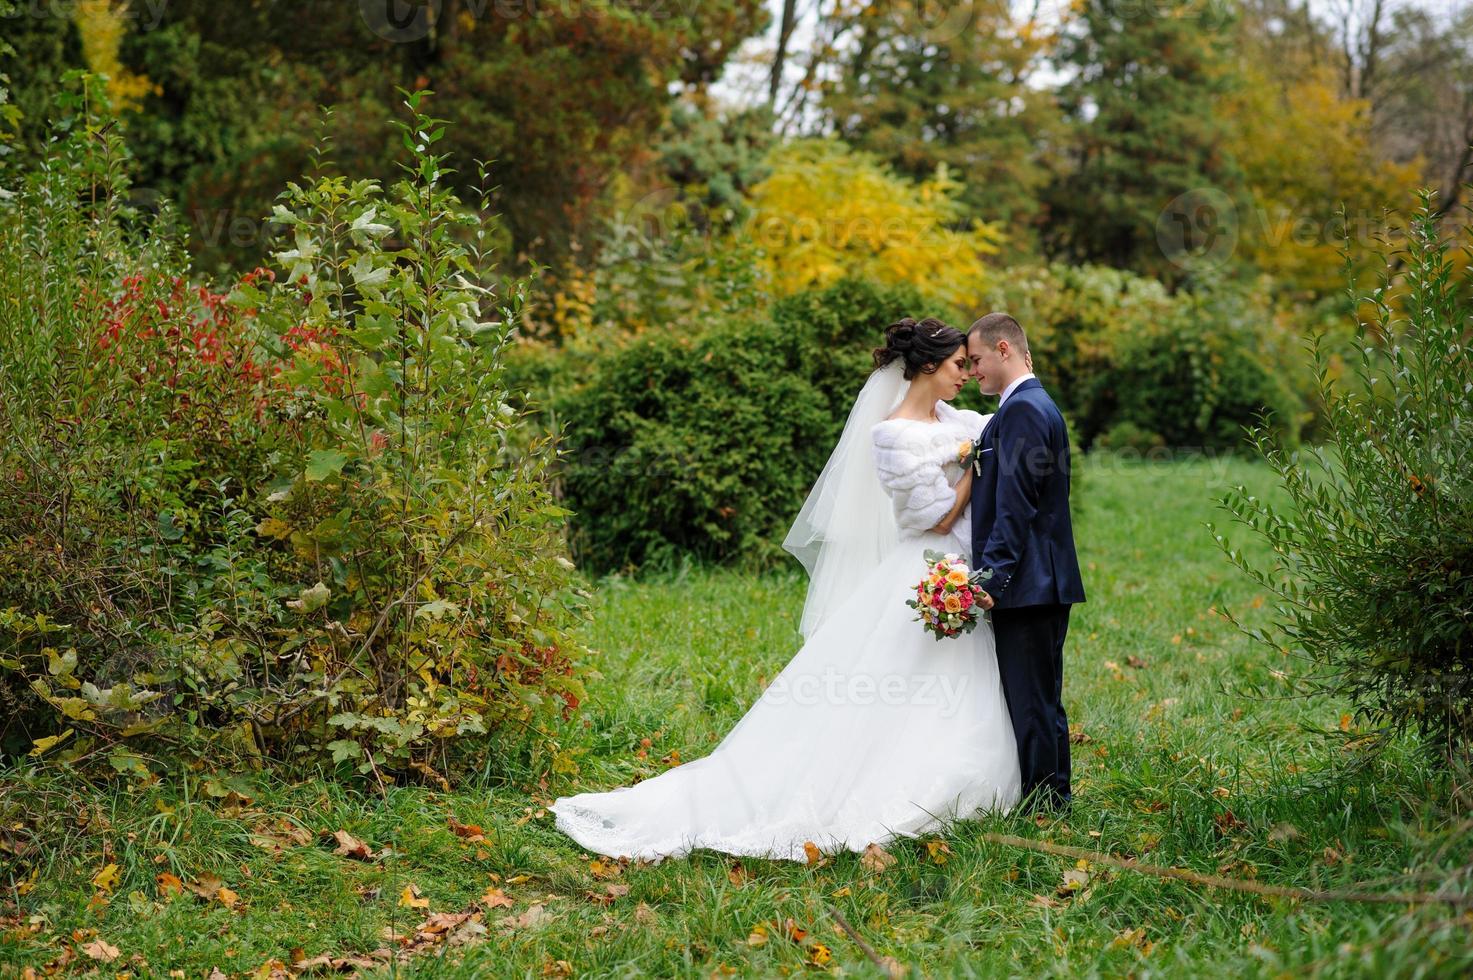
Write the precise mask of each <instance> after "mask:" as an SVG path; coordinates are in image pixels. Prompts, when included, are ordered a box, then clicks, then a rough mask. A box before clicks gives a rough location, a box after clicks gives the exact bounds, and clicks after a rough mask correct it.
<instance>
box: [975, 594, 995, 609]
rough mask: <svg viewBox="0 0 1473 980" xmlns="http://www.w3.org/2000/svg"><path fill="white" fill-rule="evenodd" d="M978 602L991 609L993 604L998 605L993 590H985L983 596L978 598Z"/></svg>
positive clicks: (984, 607)
mask: <svg viewBox="0 0 1473 980" xmlns="http://www.w3.org/2000/svg"><path fill="white" fill-rule="evenodd" d="M977 604H978V605H979V606H981V607H982V608H983V609H991V608H992V607H993V606H995V605H997V600H995V599H993V598H992V593H991V592H983V593H982V598H981V599H978V600H977Z"/></svg>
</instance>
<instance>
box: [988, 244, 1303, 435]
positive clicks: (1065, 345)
mask: <svg viewBox="0 0 1473 980" xmlns="http://www.w3.org/2000/svg"><path fill="white" fill-rule="evenodd" d="M988 299H989V302H990V307H991V308H993V309H1004V310H1007V311H1009V312H1011V313H1012V314H1013V315H1014V316H1015V317H1017V318H1018V321H1019V322H1020V323H1022V324H1023V326H1024V328H1025V329H1026V330H1027V331H1028V340H1029V345H1030V347H1031V348H1032V350H1033V353H1034V359H1035V361H1036V363H1037V365H1038V372H1039V374H1040V376H1041V377H1042V378H1043V379H1044V380H1045V383H1046V384H1047V385H1048V386H1049V390H1050V391H1051V392H1052V393H1053V395H1054V397H1055V398H1056V399H1057V400H1058V402H1059V404H1060V407H1061V408H1062V409H1063V411H1064V413H1065V414H1066V415H1067V416H1068V417H1069V418H1070V419H1071V421H1073V422H1075V423H1077V425H1078V429H1077V431H1076V433H1075V434H1076V436H1077V438H1078V439H1079V440H1080V442H1081V444H1082V445H1083V446H1084V447H1085V448H1086V449H1088V448H1092V447H1093V446H1094V445H1095V444H1096V443H1097V442H1098V441H1100V440H1101V437H1102V436H1104V435H1105V434H1106V433H1108V432H1110V431H1111V430H1112V429H1114V428H1115V427H1116V426H1119V425H1121V424H1123V423H1129V424H1130V425H1131V426H1133V427H1134V431H1137V432H1145V433H1154V434H1156V435H1159V436H1160V437H1161V438H1162V440H1163V441H1164V442H1165V443H1166V444H1167V445H1171V446H1186V447H1194V448H1206V449H1230V448H1237V447H1245V446H1246V445H1247V439H1246V438H1245V436H1244V429H1245V428H1246V427H1248V426H1250V425H1252V424H1253V423H1254V422H1255V421H1256V419H1257V418H1258V416H1259V415H1260V414H1261V413H1263V412H1265V411H1268V412H1270V413H1272V416H1273V420H1274V422H1273V424H1274V426H1275V427H1276V430H1277V431H1280V432H1282V433H1284V434H1285V435H1286V436H1287V437H1288V438H1289V439H1290V441H1293V440H1295V439H1297V437H1298V433H1299V431H1300V429H1301V428H1302V426H1303V425H1304V422H1305V418H1306V413H1305V408H1304V404H1303V402H1304V396H1303V394H1302V393H1301V391H1300V389H1301V388H1302V387H1303V379H1304V378H1307V372H1304V373H1303V374H1302V375H1301V374H1299V373H1295V372H1294V371H1293V369H1292V368H1289V369H1286V368H1285V367H1284V365H1285V364H1286V363H1289V360H1288V359H1287V358H1286V357H1285V355H1286V354H1287V353H1289V350H1288V349H1289V347H1290V346H1291V345H1292V344H1293V343H1294V342H1295V340H1296V336H1297V335H1296V334H1295V333H1294V332H1293V330H1292V329H1291V328H1290V324H1289V322H1288V321H1287V319H1286V318H1285V317H1284V316H1283V315H1281V314H1279V313H1278V311H1275V310H1273V309H1271V308H1269V307H1268V306H1267V300H1266V299H1265V298H1264V296H1263V293H1262V292H1261V291H1260V292H1252V291H1249V290H1247V289H1245V288H1243V287H1240V286H1235V285H1228V284H1223V283H1214V282H1211V281H1208V282H1207V283H1205V284H1204V285H1202V286H1201V287H1200V288H1199V289H1198V291H1196V292H1185V291H1184V292H1181V293H1178V294H1175V295H1171V294H1168V293H1167V292H1166V290H1165V288H1164V287H1163V286H1162V285H1161V284H1160V283H1159V282H1157V281H1155V280H1154V279H1148V278H1144V277H1141V276H1137V275H1135V274H1133V273H1130V272H1125V271H1122V270H1118V269H1104V268H1098V267H1090V266H1083V267H1067V266H1043V267H1036V268H1032V269H1020V270H1017V271H1016V273H1015V274H1014V275H1010V276H1009V277H1007V280H1006V282H1005V283H1004V284H1003V285H1002V286H1000V287H999V288H997V289H996V290H994V291H993V292H992V293H991V294H990V295H989V297H988ZM1286 370H1287V371H1288V372H1289V373H1288V374H1287V376H1286V373H1285V372H1286ZM1128 431H1130V430H1122V432H1128Z"/></svg>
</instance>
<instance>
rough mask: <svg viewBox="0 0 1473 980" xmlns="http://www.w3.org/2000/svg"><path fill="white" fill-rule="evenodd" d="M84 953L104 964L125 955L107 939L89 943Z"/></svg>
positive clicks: (84, 947)
mask: <svg viewBox="0 0 1473 980" xmlns="http://www.w3.org/2000/svg"><path fill="white" fill-rule="evenodd" d="M109 867H115V865H110V866H109ZM82 952H83V953H86V954H87V955H88V956H90V957H92V958H93V959H94V960H100V961H101V962H103V963H111V962H112V961H113V960H115V959H117V958H118V957H119V956H122V955H123V954H122V953H121V952H119V951H118V948H117V947H116V946H114V945H112V944H111V943H109V942H107V941H106V940H105V939H97V940H94V941H92V942H90V943H88V944H87V945H85V946H83V947H82Z"/></svg>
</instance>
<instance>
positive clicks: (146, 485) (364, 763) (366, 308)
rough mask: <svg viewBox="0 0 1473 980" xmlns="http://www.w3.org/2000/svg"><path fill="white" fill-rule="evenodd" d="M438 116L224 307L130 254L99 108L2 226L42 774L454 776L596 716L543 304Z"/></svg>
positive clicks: (18, 569) (16, 676)
mask: <svg viewBox="0 0 1473 980" xmlns="http://www.w3.org/2000/svg"><path fill="white" fill-rule="evenodd" d="M89 91H90V89H89ZM423 97H424V93H416V94H414V95H411V96H409V97H408V101H407V103H406V105H407V106H408V107H409V110H410V112H411V114H412V119H411V121H410V122H409V123H407V124H404V125H403V126H402V129H403V132H404V137H405V139H404V145H405V147H406V149H407V150H408V152H409V154H410V164H409V166H407V168H406V170H407V173H408V176H407V177H406V179H404V180H401V181H399V182H398V183H397V184H395V185H394V187H393V188H392V189H391V190H389V191H387V192H385V191H384V190H382V189H381V188H380V186H379V185H378V184H377V183H376V182H373V181H349V180H347V179H345V178H341V177H320V178H317V179H315V180H313V181H311V182H309V183H307V184H306V185H304V186H299V185H296V184H293V185H291V187H290V189H289V190H288V191H287V192H286V193H284V194H283V195H282V197H281V203H280V204H279V205H278V206H277V208H276V211H275V214H274V219H275V221H277V222H278V223H280V224H282V225H284V226H285V227H287V228H288V229H289V232H290V234H291V238H292V241H291V244H292V245H293V247H291V248H288V249H285V250H283V251H281V252H279V253H277V255H276V259H277V261H278V262H279V263H280V264H281V273H280V274H277V273H276V272H274V271H266V270H262V271H260V272H258V273H255V274H252V275H250V276H247V277H245V279H243V280H242V281H241V282H240V283H238V284H237V285H236V287H235V289H234V290H233V291H232V293H231V295H230V296H229V298H228V301H227V300H226V299H225V298H224V297H222V296H220V295H218V294H216V293H213V292H210V291H209V290H207V289H206V290H198V291H191V290H190V289H187V288H185V287H183V285H182V282H183V280H182V275H183V274H184V273H185V272H187V269H185V268H184V266H183V264H182V261H181V260H180V259H179V258H178V255H179V252H178V248H177V243H174V242H170V241H167V240H165V239H163V238H161V237H159V236H158V235H156V234H155V233H154V232H153V231H152V230H151V229H150V228H149V227H147V226H144V227H142V228H140V229H139V232H138V234H137V235H136V236H134V237H133V238H132V239H130V237H129V236H128V235H127V234H125V233H124V231H123V228H124V226H125V224H126V223H127V222H126V221H125V215H123V214H122V213H121V212H120V210H119V209H118V208H117V206H116V204H115V203H114V202H116V201H117V200H118V199H119V192H120V190H121V189H122V187H123V186H124V185H125V181H126V173H125V170H126V168H125V166H124V161H123V159H122V157H121V148H120V146H118V144H117V143H116V140H115V137H113V136H112V135H111V131H110V130H109V128H108V127H107V126H106V125H105V122H104V120H103V119H102V118H101V117H100V116H99V115H98V114H97V113H96V112H94V111H91V110H90V108H89V107H87V106H84V107H82V108H83V109H84V110H86V111H83V112H82V115H81V116H80V117H79V118H82V119H85V123H84V124H80V125H79V127H78V128H77V129H76V130H75V131H74V132H73V133H72V134H71V135H69V136H68V137H67V138H66V139H65V140H63V141H62V144H61V151H60V153H59V154H58V155H57V156H56V162H55V164H54V165H48V166H47V167H46V168H44V169H43V170H42V171H40V172H38V173H36V174H32V175H30V176H29V177H28V178H27V180H26V182H25V185H24V188H23V190H22V192H21V193H19V194H18V195H17V196H16V197H15V199H13V200H12V201H10V202H9V203H8V204H7V205H5V206H4V208H3V215H4V222H5V228H6V234H5V235H4V236H3V238H4V241H3V242H0V272H4V273H5V285H4V286H3V287H0V288H4V289H5V290H6V291H7V295H6V296H5V297H4V299H5V302H3V303H0V310H3V312H0V316H3V317H7V318H8V322H5V323H4V324H3V326H4V335H3V337H0V368H3V371H0V374H3V378H4V381H3V383H4V384H5V385H6V389H7V390H6V391H5V392H4V393H3V394H4V395H5V397H6V398H7V401H8V405H9V406H10V407H11V408H12V409H13V410H12V411H9V412H7V413H6V414H5V417H4V419H3V420H0V466H3V471H4V472H6V473H7V474H14V477H13V478H14V480H15V482H16V485H17V486H18V488H19V492H17V493H13V494H9V493H8V494H6V495H4V496H3V497H0V500H3V504H0V573H3V575H0V657H3V660H0V677H3V678H4V679H5V680H4V683H5V691H6V692H7V693H6V695H5V696H6V697H8V698H9V700H10V701H11V702H12V703H14V704H17V705H18V706H20V707H21V708H22V709H23V710H24V714H23V715H22V717H23V719H24V721H23V724H24V725H25V726H26V731H27V734H28V735H30V736H31V737H35V736H36V735H39V734H42V732H43V731H46V730H47V729H44V728H41V727H38V726H36V724H35V720H36V718H37V717H38V715H37V711H36V710H35V709H36V708H38V707H41V706H49V708H51V709H52V710H54V712H55V713H56V716H57V718H58V722H57V723H54V724H53V725H52V726H51V728H50V729H49V731H50V732H54V734H49V735H47V737H46V738H44V739H39V740H38V741H37V743H36V746H35V748H34V749H33V750H32V751H33V752H34V753H44V752H47V751H52V750H54V751H56V752H57V753H58V755H62V756H63V757H67V756H69V757H71V758H77V757H80V755H82V754H85V753H91V752H95V751H96V750H97V749H98V748H99V747H106V746H107V745H108V743H110V742H113V741H118V740H127V741H128V742H129V747H128V748H126V749H120V750H115V751H114V752H113V758H114V759H115V761H116V760H122V762H120V763H119V764H120V765H125V766H132V765H135V764H137V765H142V763H141V762H138V761H137V760H138V759H139V757H138V756H137V755H135V754H132V753H133V751H134V750H135V749H136V748H137V745H136V743H139V742H140V741H141V743H142V745H143V746H146V747H147V746H152V747H158V746H160V745H164V744H169V745H172V746H174V747H176V748H177V747H179V746H183V747H186V748H190V749H193V750H197V751H200V752H202V753H204V754H206V755H208V756H210V757H212V758H213V759H215V760H217V761H218V760H220V759H222V758H225V757H228V756H229V754H230V753H231V752H241V753H252V754H259V753H265V754H268V755H271V756H274V757H276V758H281V759H290V760H293V761H300V762H303V763H313V762H316V761H318V760H327V759H328V758H329V757H330V759H331V761H332V762H334V763H343V764H347V765H351V766H355V767H356V768H357V769H358V771H359V772H364V773H367V772H373V773H375V775H377V776H379V777H380V778H383V776H384V775H386V774H389V775H392V774H394V773H413V772H417V773H419V774H421V775H425V776H431V777H439V778H443V774H444V773H446V772H448V771H449V768H448V767H452V766H454V764H455V762H456V760H457V758H460V757H463V753H461V752H458V751H457V749H458V748H459V747H460V745H464V744H467V743H471V742H473V743H474V744H475V748H476V750H477V755H478V756H481V757H482V758H483V757H484V749H485V739H484V737H483V736H485V735H486V734H487V733H488V732H490V731H491V730H493V729H496V728H498V727H499V726H502V725H503V724H505V723H513V724H514V726H515V727H514V728H513V729H512V732H513V733H514V734H517V735H520V733H521V732H523V731H524V730H527V731H534V732H535V731H539V730H540V729H539V724H538V723H539V721H547V720H550V719H552V718H554V717H556V716H558V715H562V716H564V717H565V716H566V714H567V713H568V712H570V711H571V710H572V709H574V708H575V707H576V706H577V705H578V703H579V701H580V699H581V697H582V687H581V682H580V677H579V673H578V671H577V669H576V666H577V662H578V660H579V659H580V655H581V649H580V647H579V646H578V644H577V643H576V642H575V641H574V640H573V639H572V637H571V634H570V632H569V630H570V629H571V627H572V626H573V625H574V624H575V623H576V622H577V621H578V620H579V619H580V618H581V615H582V608H583V602H584V599H586V593H584V592H583V591H582V590H581V589H580V588H578V586H577V582H576V580H575V579H574V578H573V575H572V568H573V566H572V564H571V562H569V561H568V560H567V559H566V558H564V557H563V556H562V555H561V553H560V551H561V533H562V524H563V520H564V518H565V517H566V514H567V512H566V511H565V510H563V509H562V508H561V507H559V506H558V505H557V503H556V501H554V500H553V499H552V497H551V494H550V492H549V487H548V481H547V478H546V468H547V466H548V464H549V463H550V462H551V459H552V454H551V451H550V445H549V444H548V443H547V441H546V440H525V439H522V438H520V437H519V435H518V433H517V429H518V428H519V420H518V416H517V413H516V412H515V411H514V409H513V408H512V407H511V405H510V404H509V395H510V393H509V392H508V390H507V388H506V386H505V379H504V374H503V367H502V354H503V352H504V350H505V348H506V346H507V344H508V342H509V338H510V335H511V332H512V329H513V327H514V325H515V322H516V317H517V314H518V302H517V297H518V295H519V294H518V293H516V292H515V291H514V292H512V293H511V294H509V295H507V296H505V297H498V296H497V295H495V294H493V293H492V292H491V291H490V290H489V289H488V288H487V287H485V286H484V285H483V282H484V281H485V277H486V275H487V271H488V266H487V263H486V258H487V256H486V255H485V254H484V253H483V252H482V251H480V246H479V242H480V241H481V239H479V238H478V237H477V234H476V232H477V230H478V228H479V227H480V225H479V222H478V219H477V217H476V215H474V214H470V213H467V212H466V210H465V208H464V207H463V206H462V205H461V204H460V202H459V201H458V200H457V199H456V198H455V197H454V196H453V195H452V194H451V193H450V192H449V191H448V190H447V189H446V187H445V184H444V175H445V174H446V173H447V171H446V170H445V169H444V166H443V158H442V157H440V156H437V155H435V153H434V152H433V145H434V144H435V143H436V142H437V141H438V140H439V138H440V136H441V134H442V133H443V129H442V128H440V127H439V123H438V121H437V120H434V119H432V118H430V117H429V116H427V115H425V114H424V113H423V112H422V111H421V110H420V103H421V100H422V98H423ZM99 189H100V190H99ZM73 201H81V202H83V203H84V204H85V205H86V207H84V208H82V209H80V210H78V209H76V208H74V207H73V206H72V205H71V202H73ZM482 204H484V201H482ZM139 268H142V270H143V271H142V272H141V273H137V272H135V270H136V269H139ZM22 272H24V274H22ZM191 296H193V297H195V299H191V300H190V302H187V303H186V302H184V301H183V300H185V299H189V298H190V297H191ZM467 735H469V736H472V738H471V739H461V741H460V743H457V741H456V740H457V738H458V737H461V736H467ZM73 736H75V737H73ZM63 742H65V743H66V744H65V745H64V746H63V745H62V743H63ZM537 747H538V750H539V751H543V750H545V751H547V752H549V753H551V756H552V759H551V761H552V763H553V765H555V766H560V767H561V766H566V765H567V764H568V762H569V760H568V758H567V757H566V756H564V755H562V754H560V753H559V752H558V751H557V746H556V744H555V743H550V742H548V743H537ZM129 760H132V761H129ZM478 761H480V760H479V759H478Z"/></svg>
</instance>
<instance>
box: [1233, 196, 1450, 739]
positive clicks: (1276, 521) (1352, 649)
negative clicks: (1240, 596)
mask: <svg viewBox="0 0 1473 980" xmlns="http://www.w3.org/2000/svg"><path fill="white" fill-rule="evenodd" d="M1431 201H1432V194H1431V192H1423V193H1422V195H1421V207H1420V208H1419V210H1418V211H1417V213H1416V215H1415V218H1414V221H1413V222H1412V229H1411V234H1410V236H1409V239H1408V240H1407V242H1406V244H1405V246H1404V247H1403V248H1402V249H1400V250H1399V251H1398V253H1397V254H1396V255H1395V256H1393V257H1392V258H1391V259H1389V260H1388V268H1387V270H1386V271H1385V272H1384V273H1383V275H1382V280H1381V287H1380V288H1379V289H1377V290H1376V291H1375V292H1374V293H1372V294H1371V295H1369V296H1365V297H1362V298H1361V299H1362V301H1361V304H1360V307H1359V308H1360V310H1362V311H1367V313H1368V315H1367V316H1366V318H1365V319H1360V318H1357V324H1356V338H1357V347H1358V349H1359V351H1360V356H1359V359H1358V364H1357V366H1356V373H1357V375H1358V377H1357V378H1355V379H1354V381H1355V383H1354V384H1346V383H1344V382H1343V381H1342V382H1339V383H1337V382H1336V381H1335V380H1334V379H1333V376H1332V374H1331V365H1330V362H1329V358H1328V356H1327V355H1326V353H1325V351H1324V349H1323V348H1322V347H1321V346H1320V345H1319V344H1318V343H1316V344H1315V347H1314V354H1315V357H1314V364H1315V376H1316V378H1317V379H1318V387H1319V391H1320V395H1321V397H1322V399H1323V402H1324V405H1325V425H1324V429H1325V435H1326V443H1325V445H1324V446H1323V447H1320V448H1314V449H1311V450H1309V451H1307V452H1303V453H1297V452H1293V451H1291V449H1290V447H1288V446H1286V445H1285V444H1284V443H1283V441H1282V440H1280V439H1277V438H1275V437H1274V436H1273V434H1272V433H1270V432H1266V431H1262V430H1260V431H1259V432H1258V433H1257V446H1258V448H1259V451H1260V452H1261V453H1262V454H1263V455H1264V457H1265V458H1266V459H1267V460H1268V461H1269V463H1270V464H1271V465H1272V466H1273V467H1274V469H1275V471H1276V472H1277V473H1278V477H1279V480H1280V482H1281V483H1282V486H1283V489H1284V491H1285V492H1286V494H1287V495H1288V498H1289V505H1288V506H1287V507H1284V508H1279V507H1275V506H1272V505H1270V504H1269V503H1268V502H1266V501H1264V500H1262V499H1260V498H1258V497H1254V496H1250V495H1249V494H1248V492H1247V491H1246V490H1245V489H1243V488H1242V487H1238V488H1236V490H1235V491H1234V492H1233V493H1232V494H1230V495H1229V496H1228V497H1226V498H1225V499H1224V501H1223V505H1224V507H1225V508H1226V509H1227V510H1228V511H1229V512H1230V513H1231V514H1232V515H1233V517H1234V518H1235V519H1236V520H1237V521H1239V522H1241V523H1242V524H1244V525H1246V526H1247V527H1249V528H1250V529H1252V531H1253V532H1254V533H1256V534H1257V535H1259V536H1261V537H1262V538H1263V539H1264V540H1266V541H1267V542H1268V544H1269V545H1270V547H1271V548H1272V549H1273V551H1274V556H1275V558H1274V562H1273V564H1271V565H1268V566H1260V565H1258V564H1254V563H1250V562H1249V561H1248V559H1247V558H1245V556H1244V555H1243V554H1242V552H1240V551H1237V550H1235V549H1233V548H1232V547H1231V545H1230V544H1229V543H1228V542H1227V541H1226V539H1225V538H1224V536H1223V535H1221V534H1219V535H1217V540H1218V541H1219V542H1220V543H1221V544H1222V546H1223V547H1224V549H1226V551H1227V554H1228V557H1229V558H1230V559H1231V560H1232V561H1233V562H1234V563H1235V564H1237V565H1238V566H1239V567H1240V568H1242V569H1243V570H1244V571H1246V572H1247V573H1248V574H1250V575H1251V576H1252V577H1253V578H1254V579H1255V580H1256V581H1257V582H1259V583H1260V584H1261V585H1262V586H1263V587H1264V588H1266V589H1268V590H1270V591H1271V592H1272V594H1273V595H1274V596H1275V597H1276V598H1277V603H1276V609H1277V613H1278V615H1277V617H1276V622H1275V623H1274V626H1273V627H1272V628H1270V629H1268V630H1262V631H1258V630H1249V631H1248V632H1249V633H1250V635H1252V636H1255V637H1256V638H1258V639H1259V640H1261V641H1263V642H1264V643H1265V644H1266V645H1268V646H1269V647H1270V648H1272V649H1274V650H1275V651H1276V652H1278V651H1283V652H1289V653H1292V654H1294V655H1295V656H1297V657H1299V658H1300V659H1301V661H1302V663H1303V668H1304V669H1303V671H1302V672H1301V673H1299V674H1298V675H1297V676H1291V677H1290V680H1291V681H1292V682H1294V683H1295V684H1296V686H1297V689H1298V690H1299V691H1300V692H1301V693H1306V694H1310V693H1322V694H1330V695H1334V696H1336V697H1344V698H1348V699H1349V700H1350V701H1351V702H1352V703H1353V704H1354V706H1355V708H1356V711H1357V712H1358V713H1359V714H1360V715H1362V716H1363V717H1365V718H1366V719H1367V720H1369V721H1371V722H1373V723H1375V724H1377V725H1380V726H1383V727H1384V728H1385V729H1386V730H1389V731H1396V730H1402V729H1408V728H1411V729H1415V730H1417V731H1418V732H1420V733H1421V734H1422V735H1423V736H1425V738H1426V739H1427V742H1428V744H1429V745H1431V746H1435V747H1437V748H1439V749H1441V750H1442V751H1443V752H1445V753H1446V754H1447V755H1449V756H1453V755H1455V754H1456V753H1457V752H1458V751H1459V750H1461V751H1463V752H1464V753H1465V752H1466V750H1467V747H1468V745H1469V743H1470V740H1473V490H1470V488H1473V431H1470V430H1473V335H1470V332H1469V323H1470V322H1473V270H1470V267H1469V266H1468V265H1467V264H1466V258H1465V257H1463V256H1458V257H1459V258H1460V259H1462V262H1461V263H1459V262H1455V261H1454V260H1453V255H1454V254H1455V253H1454V252H1453V248H1452V245H1451V244H1450V243H1448V242H1445V241H1442V240H1441V239H1440V236H1439V230H1438V220H1437V217H1436V212H1435V210H1434V209H1433V207H1432V203H1431ZM1463 234H1464V235H1466V234H1467V231H1466V227H1465V228H1464V231H1463ZM1463 248H1464V249H1466V248H1467V245H1466V244H1465V245H1464V246H1463ZM1390 261H1397V262H1400V263H1401V264H1402V267H1401V269H1400V271H1398V272H1396V286H1395V288H1394V289H1393V288H1392V287H1391V286H1390V285H1389V284H1390V282H1391V281H1392V271H1391V270H1390V268H1389V262H1390ZM1348 262H1349V260H1348V258H1347V263H1348Z"/></svg>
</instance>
